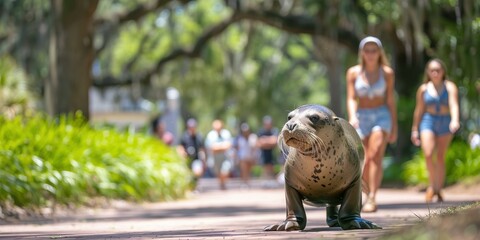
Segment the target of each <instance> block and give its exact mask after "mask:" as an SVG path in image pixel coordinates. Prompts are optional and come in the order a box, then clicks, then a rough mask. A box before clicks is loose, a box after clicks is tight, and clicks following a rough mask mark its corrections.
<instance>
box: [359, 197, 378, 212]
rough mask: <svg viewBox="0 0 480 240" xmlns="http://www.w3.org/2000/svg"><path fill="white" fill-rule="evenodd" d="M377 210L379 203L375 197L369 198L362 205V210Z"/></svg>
mask: <svg viewBox="0 0 480 240" xmlns="http://www.w3.org/2000/svg"><path fill="white" fill-rule="evenodd" d="M376 211H377V204H376V203H375V200H373V198H370V197H369V198H368V199H367V202H366V203H365V204H364V205H363V207H362V212H366V213H368V212H376Z"/></svg>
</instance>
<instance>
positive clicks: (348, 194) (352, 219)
mask: <svg viewBox="0 0 480 240" xmlns="http://www.w3.org/2000/svg"><path fill="white" fill-rule="evenodd" d="M361 208H362V192H361V181H359V180H357V181H354V184H353V185H352V186H350V188H349V189H347V190H346V191H345V194H344V197H343V202H342V205H341V206H340V210H339V216H338V223H339V224H340V227H342V229H343V230H350V229H380V228H381V227H379V226H378V225H376V224H375V223H372V222H370V221H368V220H365V219H363V218H361V217H360V211H361Z"/></svg>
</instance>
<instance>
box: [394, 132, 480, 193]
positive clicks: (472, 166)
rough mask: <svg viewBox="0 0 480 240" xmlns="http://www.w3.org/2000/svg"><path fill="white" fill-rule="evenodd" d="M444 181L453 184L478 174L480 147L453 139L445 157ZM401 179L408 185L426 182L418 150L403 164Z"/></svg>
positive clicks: (422, 158)
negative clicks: (470, 145) (472, 146)
mask: <svg viewBox="0 0 480 240" xmlns="http://www.w3.org/2000/svg"><path fill="white" fill-rule="evenodd" d="M445 168H446V182H447V184H453V183H456V182H459V181H461V180H464V179H467V178H469V177H473V176H478V175H479V174H480V149H479V148H477V149H474V150H472V149H470V147H469V146H468V144H467V143H466V142H464V141H460V140H455V141H453V142H452V144H451V145H450V147H449V148H448V151H447V156H446V159H445ZM402 177H403V179H404V181H405V183H407V184H409V185H417V184H428V173H427V168H426V164H425V158H424V157H423V153H422V152H421V151H418V153H417V154H415V156H414V157H413V159H412V160H410V161H408V162H406V163H405V164H404V172H403V176H402Z"/></svg>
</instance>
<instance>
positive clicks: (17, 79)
mask: <svg viewBox="0 0 480 240" xmlns="http://www.w3.org/2000/svg"><path fill="white" fill-rule="evenodd" d="M0 62H1V64H0V115H7V116H9V117H13V116H15V115H17V114H22V113H26V112H27V111H28V110H29V108H31V106H30V105H31V104H32V100H33V97H32V96H31V94H30V93H29V92H28V88H27V75H26V74H25V72H24V71H23V70H22V69H21V68H19V67H18V66H17V65H16V64H15V62H14V61H13V60H12V59H11V58H10V57H7V56H2V57H0Z"/></svg>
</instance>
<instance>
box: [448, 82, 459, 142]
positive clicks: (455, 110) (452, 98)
mask: <svg viewBox="0 0 480 240" xmlns="http://www.w3.org/2000/svg"><path fill="white" fill-rule="evenodd" d="M446 87H447V91H448V107H449V108H450V116H451V118H452V120H451V121H450V125H449V128H450V132H452V133H455V132H456V131H457V130H458V129H459V128H460V110H459V106H458V88H457V86H456V85H455V83H453V82H452V81H448V80H446Z"/></svg>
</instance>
